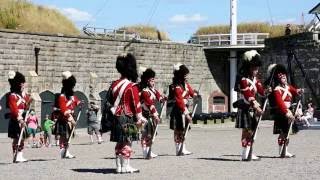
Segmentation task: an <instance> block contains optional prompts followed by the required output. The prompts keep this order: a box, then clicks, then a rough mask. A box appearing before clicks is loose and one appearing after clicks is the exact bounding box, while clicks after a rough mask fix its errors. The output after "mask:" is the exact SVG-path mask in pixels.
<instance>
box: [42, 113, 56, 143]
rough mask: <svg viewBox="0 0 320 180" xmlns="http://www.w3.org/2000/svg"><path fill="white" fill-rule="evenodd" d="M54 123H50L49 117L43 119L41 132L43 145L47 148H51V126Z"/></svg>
mask: <svg viewBox="0 0 320 180" xmlns="http://www.w3.org/2000/svg"><path fill="white" fill-rule="evenodd" d="M54 123H55V122H54V121H52V120H51V119H49V115H48V114H47V115H46V119H44V122H43V126H42V129H43V132H44V144H45V145H46V146H47V147H51V146H52V137H51V136H52V129H53V125H54Z"/></svg>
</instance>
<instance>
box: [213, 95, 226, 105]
mask: <svg viewBox="0 0 320 180" xmlns="http://www.w3.org/2000/svg"><path fill="white" fill-rule="evenodd" d="M213 104H225V98H224V97H223V96H216V97H213Z"/></svg>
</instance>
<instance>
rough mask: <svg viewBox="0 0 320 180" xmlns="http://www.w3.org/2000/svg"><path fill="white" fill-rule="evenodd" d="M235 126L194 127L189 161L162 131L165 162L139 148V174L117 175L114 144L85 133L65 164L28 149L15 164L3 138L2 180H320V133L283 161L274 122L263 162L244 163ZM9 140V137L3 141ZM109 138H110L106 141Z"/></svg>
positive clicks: (262, 139) (296, 141) (308, 135)
mask: <svg viewBox="0 0 320 180" xmlns="http://www.w3.org/2000/svg"><path fill="white" fill-rule="evenodd" d="M233 126H234V123H231V122H230V123H225V124H221V125H206V126H205V125H197V126H193V128H192V130H191V131H190V133H189V134H188V140H187V148H188V149H189V150H190V151H192V152H194V154H192V155H189V156H183V157H177V156H175V148H174V144H173V138H172V131H170V130H168V127H167V126H162V127H161V128H160V129H159V135H158V136H157V138H156V143H155V145H154V152H155V153H158V154H159V157H158V158H156V159H153V160H143V159H142V153H141V148H140V146H139V144H137V143H134V144H133V148H134V150H135V155H134V157H133V160H132V161H131V165H132V166H133V167H135V168H139V169H140V170H141V172H140V173H138V174H130V175H129V174H119V175H117V174H114V168H115V163H114V161H115V160H114V155H113V153H114V151H113V149H114V143H111V142H108V141H107V142H105V143H103V144H100V145H98V144H93V145H90V144H88V141H89V138H88V137H87V135H86V134H85V130H84V129H82V130H78V136H77V137H76V138H75V139H74V140H73V142H72V146H71V147H70V150H71V152H72V153H73V154H75V155H76V156H77V158H76V159H71V160H64V159H60V158H59V149H58V147H56V146H54V147H51V148H26V149H25V156H26V157H27V158H28V159H29V160H30V161H29V162H27V163H22V164H13V163H11V158H12V157H11V148H10V139H7V138H0V147H1V148H0V179H32V180H35V179H166V180H167V179H318V178H319V175H320V162H319V160H320V154H319V149H320V141H319V136H320V130H319V129H318V128H317V127H313V128H309V129H307V130H302V131H300V132H299V133H298V134H297V135H293V136H291V139H290V140H291V143H290V146H289V151H291V152H293V153H295V154H296V158H291V159H280V158H278V157H277V156H278V154H277V153H278V146H277V144H276V139H277V136H275V135H273V134H272V127H271V122H270V121H264V122H263V123H262V126H261V128H260V131H259V134H258V137H257V141H256V144H255V152H256V154H257V155H260V156H261V157H262V160H261V161H255V162H242V161H240V151H241V147H240V130H238V129H235V128H233ZM2 137H3V136H2ZM108 138H109V136H108V135H107V134H106V135H104V139H108Z"/></svg>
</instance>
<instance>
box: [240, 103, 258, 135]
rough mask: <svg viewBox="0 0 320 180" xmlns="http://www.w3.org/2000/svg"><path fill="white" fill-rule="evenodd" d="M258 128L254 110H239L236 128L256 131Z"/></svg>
mask: <svg viewBox="0 0 320 180" xmlns="http://www.w3.org/2000/svg"><path fill="white" fill-rule="evenodd" d="M256 126H257V118H256V117H255V115H254V112H253V109H241V108H238V112H237V118H236V125H235V127H236V128H245V129H250V130H254V129H255V128H256Z"/></svg>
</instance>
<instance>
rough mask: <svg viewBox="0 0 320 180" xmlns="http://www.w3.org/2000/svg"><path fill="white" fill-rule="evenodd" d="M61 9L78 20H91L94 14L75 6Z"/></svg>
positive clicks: (71, 17)
mask: <svg viewBox="0 0 320 180" xmlns="http://www.w3.org/2000/svg"><path fill="white" fill-rule="evenodd" d="M59 11H61V12H62V13H63V14H64V15H66V16H67V17H68V18H70V19H71V20H73V21H76V22H81V21H89V20H91V19H92V15H91V14H89V13H88V12H85V11H81V10H78V9H75V8H63V9H59Z"/></svg>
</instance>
